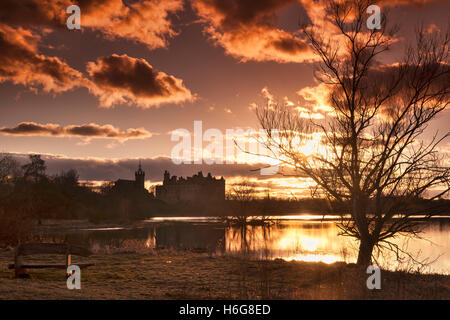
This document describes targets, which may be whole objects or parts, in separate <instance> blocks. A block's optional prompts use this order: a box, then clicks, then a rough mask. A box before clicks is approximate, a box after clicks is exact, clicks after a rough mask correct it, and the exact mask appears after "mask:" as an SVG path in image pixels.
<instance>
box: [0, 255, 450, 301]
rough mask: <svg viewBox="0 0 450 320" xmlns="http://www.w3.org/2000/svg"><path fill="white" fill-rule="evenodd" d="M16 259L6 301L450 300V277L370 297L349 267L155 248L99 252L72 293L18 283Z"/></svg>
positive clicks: (45, 278)
mask: <svg viewBox="0 0 450 320" xmlns="http://www.w3.org/2000/svg"><path fill="white" fill-rule="evenodd" d="M12 255H13V253H12V252H11V251H3V252H1V253H0V299H450V276H444V275H420V274H406V273H401V272H388V271H382V273H381V277H382V289H381V290H373V291H369V290H368V289H366V287H365V283H366V278H367V275H366V274H364V273H362V272H361V270H359V269H358V268H357V267H356V266H354V265H347V264H344V263H335V264H331V265H326V264H323V263H311V262H285V261H282V260H275V261H250V260H248V259H244V258H239V257H213V256H210V255H208V254H205V253H195V252H190V251H174V250H151V249H147V250H127V249H122V250H120V251H111V252H102V253H98V254H96V255H94V256H92V257H90V258H89V259H87V260H88V261H92V262H95V263H96V264H97V265H96V266H95V267H92V268H88V269H85V270H83V271H82V288H81V290H68V289H67V288H66V280H65V274H64V270H53V269H44V270H29V273H30V275H31V278H30V279H14V278H13V272H12V271H11V270H8V269H7V264H8V263H9V262H11V260H12ZM44 258H46V261H49V260H50V261H53V262H62V261H61V260H63V259H64V258H63V257H58V258H57V257H51V256H48V257H44ZM40 259H41V260H42V257H41V258H40ZM28 260H29V259H28ZM84 260H86V259H84ZM74 261H75V262H77V261H83V260H74Z"/></svg>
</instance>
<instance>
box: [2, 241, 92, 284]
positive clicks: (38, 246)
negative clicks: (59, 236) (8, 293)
mask: <svg viewBox="0 0 450 320" xmlns="http://www.w3.org/2000/svg"><path fill="white" fill-rule="evenodd" d="M38 254H64V255H65V256H66V263H65V264H26V263H24V261H23V257H24V256H30V255H38ZM91 254H92V252H91V251H90V250H89V249H86V248H84V247H80V246H74V245H70V244H60V243H25V244H19V245H18V246H17V248H16V249H15V251H14V263H10V264H9V265H8V268H9V269H14V270H15V277H16V278H26V277H28V274H27V272H26V269H44V268H56V269H65V270H67V267H68V266H70V265H72V264H75V265H77V266H79V267H80V268H87V267H90V266H94V265H95V263H90V262H88V263H72V255H77V256H82V257H89V256H90V255H91Z"/></svg>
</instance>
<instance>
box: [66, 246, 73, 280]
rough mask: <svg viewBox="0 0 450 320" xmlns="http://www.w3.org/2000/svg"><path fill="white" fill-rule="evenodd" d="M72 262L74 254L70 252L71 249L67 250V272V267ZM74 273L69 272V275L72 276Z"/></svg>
mask: <svg viewBox="0 0 450 320" xmlns="http://www.w3.org/2000/svg"><path fill="white" fill-rule="evenodd" d="M71 264H72V256H71V254H70V253H69V250H67V252H66V272H67V268H68V267H69V266H70V265H71ZM71 275H72V273H67V277H69V276H71Z"/></svg>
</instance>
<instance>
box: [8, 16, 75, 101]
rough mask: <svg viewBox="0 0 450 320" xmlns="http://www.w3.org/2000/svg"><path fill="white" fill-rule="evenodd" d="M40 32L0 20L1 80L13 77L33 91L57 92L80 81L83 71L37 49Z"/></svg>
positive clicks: (68, 88)
mask: <svg viewBox="0 0 450 320" xmlns="http://www.w3.org/2000/svg"><path fill="white" fill-rule="evenodd" d="M38 40H39V36H38V35H37V34H34V33H33V32H31V31H29V30H25V29H22V28H13V27H10V26H7V25H1V24H0V83H1V82H5V81H12V82H13V83H14V84H22V85H24V86H27V87H28V88H29V89H31V90H33V91H37V90H38V89H40V88H42V90H43V91H45V92H54V93H59V92H63V91H67V90H71V89H73V88H75V87H78V86H81V85H82V81H83V80H82V79H83V77H82V74H81V73H80V72H78V71H77V70H74V69H72V68H71V67H70V66H69V65H68V64H66V63H65V62H63V61H61V60H60V59H59V58H58V57H48V56H45V55H42V54H39V53H38V52H37V44H36V42H37V41H38Z"/></svg>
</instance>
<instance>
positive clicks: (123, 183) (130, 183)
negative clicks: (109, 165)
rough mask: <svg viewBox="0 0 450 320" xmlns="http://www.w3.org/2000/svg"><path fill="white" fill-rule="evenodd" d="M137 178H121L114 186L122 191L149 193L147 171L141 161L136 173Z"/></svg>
mask: <svg viewBox="0 0 450 320" xmlns="http://www.w3.org/2000/svg"><path fill="white" fill-rule="evenodd" d="M134 177H135V180H124V179H119V180H117V181H116V182H115V185H114V188H115V189H116V191H118V192H120V193H143V192H145V193H147V192H148V191H147V189H145V171H144V170H142V165H141V161H139V167H138V169H137V170H136V171H135V173H134Z"/></svg>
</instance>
